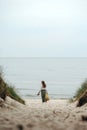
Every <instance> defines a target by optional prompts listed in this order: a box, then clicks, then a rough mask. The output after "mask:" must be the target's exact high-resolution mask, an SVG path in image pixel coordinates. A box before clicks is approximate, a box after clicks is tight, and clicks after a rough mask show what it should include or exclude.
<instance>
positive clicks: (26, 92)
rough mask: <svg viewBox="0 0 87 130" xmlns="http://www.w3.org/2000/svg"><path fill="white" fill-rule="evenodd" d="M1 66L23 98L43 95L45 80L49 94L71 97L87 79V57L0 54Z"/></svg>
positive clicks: (52, 96) (53, 96)
mask: <svg viewBox="0 0 87 130" xmlns="http://www.w3.org/2000/svg"><path fill="white" fill-rule="evenodd" d="M0 66H1V67H2V69H3V74H4V79H5V81H6V82H7V83H9V84H11V85H12V86H14V87H15V89H16V91H17V92H18V93H19V94H20V96H22V97H24V98H34V99H37V98H40V96H39V97H38V96H37V93H38V91H39V90H40V88H41V81H42V80H44V81H45V82H46V84H47V91H48V93H49V96H50V98H52V99H57V98H71V97H73V96H74V94H75V93H76V91H77V89H78V88H79V87H81V84H82V83H83V82H84V81H85V80H86V79H87V71H86V70H87V58H0Z"/></svg>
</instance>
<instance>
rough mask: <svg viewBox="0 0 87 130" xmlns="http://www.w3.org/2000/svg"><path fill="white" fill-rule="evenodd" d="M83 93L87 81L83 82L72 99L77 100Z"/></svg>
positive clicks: (86, 89)
mask: <svg viewBox="0 0 87 130" xmlns="http://www.w3.org/2000/svg"><path fill="white" fill-rule="evenodd" d="M85 91H87V80H85V81H84V82H83V83H82V85H81V87H80V88H79V89H78V90H77V91H76V94H75V96H74V97H75V98H76V99H77V100H78V99H79V98H80V97H81V96H82V95H83V93H84V92H85Z"/></svg>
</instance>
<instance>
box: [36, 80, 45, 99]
mask: <svg viewBox="0 0 87 130" xmlns="http://www.w3.org/2000/svg"><path fill="white" fill-rule="evenodd" d="M41 84H42V87H41V90H40V91H39V92H38V94H37V95H40V92H41V98H42V102H47V99H46V98H45V97H46V93H47V90H46V83H45V81H41Z"/></svg>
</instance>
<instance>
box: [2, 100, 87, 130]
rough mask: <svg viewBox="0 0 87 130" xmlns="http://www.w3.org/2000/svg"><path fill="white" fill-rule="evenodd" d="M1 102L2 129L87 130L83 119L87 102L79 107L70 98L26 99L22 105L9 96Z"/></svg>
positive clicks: (86, 109) (86, 111)
mask: <svg viewBox="0 0 87 130" xmlns="http://www.w3.org/2000/svg"><path fill="white" fill-rule="evenodd" d="M0 104H1V105H0V106H1V107H0V130H48V129H50V130H87V122H83V121H82V120H81V116H82V115H87V104H85V105H84V106H82V107H78V108H77V107H76V103H71V104H70V103H69V102H68V100H62V99H61V100H60V99H58V100H50V101H48V102H47V103H42V102H41V100H40V99H26V105H22V104H20V103H18V102H16V101H14V100H12V99H10V98H9V97H7V99H6V101H5V103H3V105H2V103H0Z"/></svg>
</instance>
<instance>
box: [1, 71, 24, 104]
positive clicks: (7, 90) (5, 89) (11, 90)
mask: <svg viewBox="0 0 87 130" xmlns="http://www.w3.org/2000/svg"><path fill="white" fill-rule="evenodd" d="M0 70H1V69H0ZM6 96H9V97H11V98H12V99H14V100H16V101H18V102H20V103H22V104H25V101H24V100H23V99H22V98H21V97H20V96H19V95H18V94H17V92H16V90H15V87H13V86H11V85H9V84H7V83H6V82H5V80H4V78H3V73H2V71H0V97H1V98H3V99H4V100H5V99H6Z"/></svg>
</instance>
